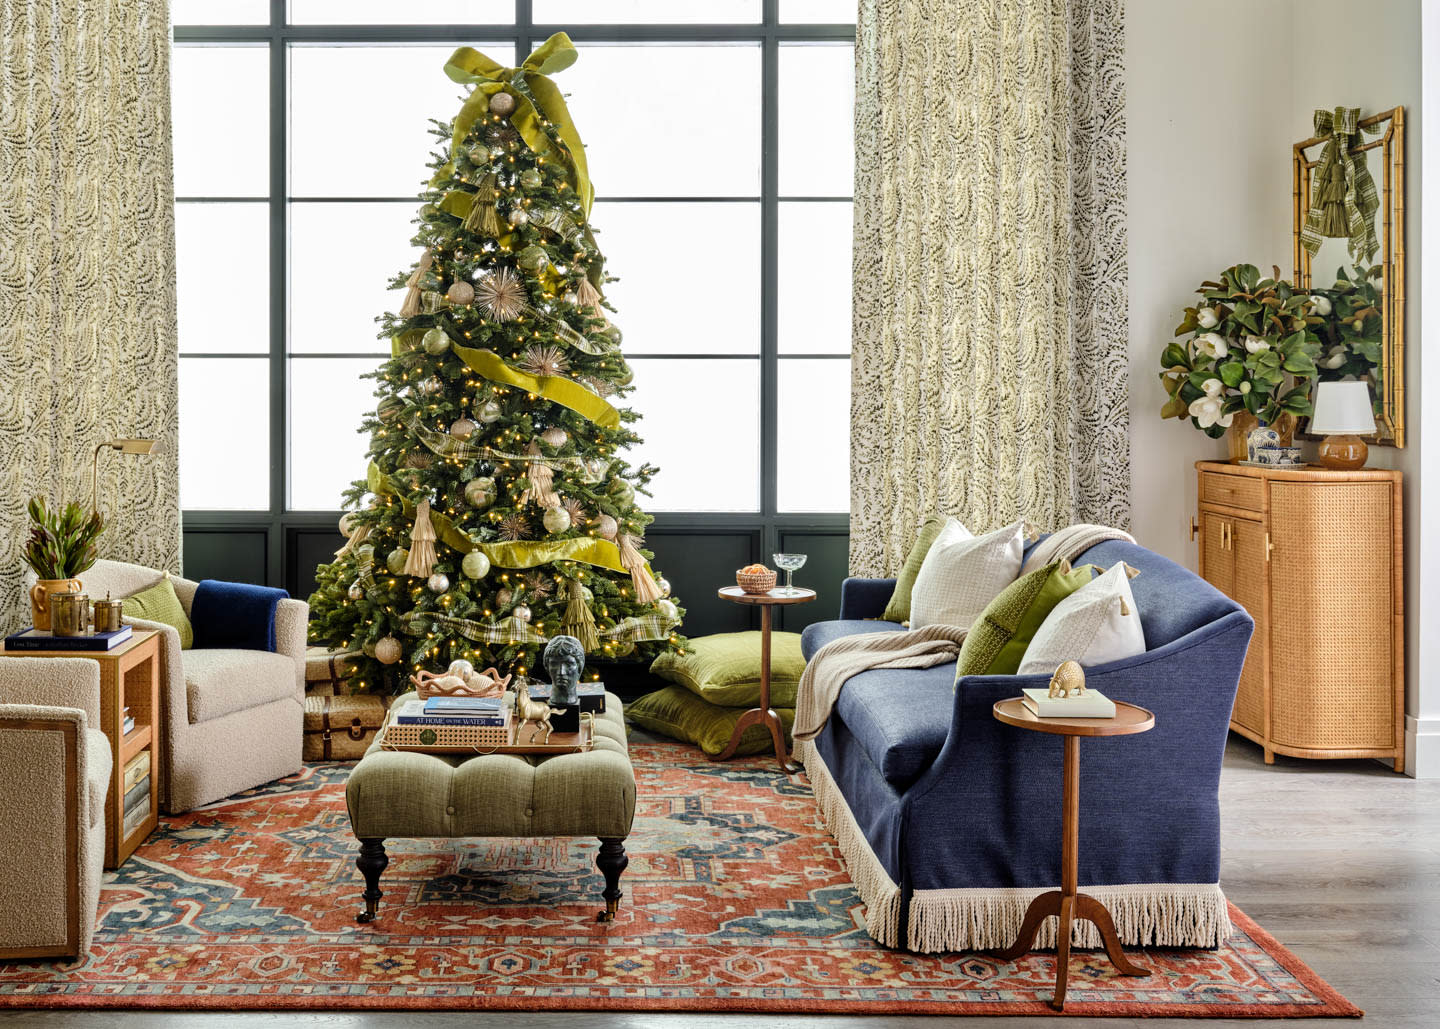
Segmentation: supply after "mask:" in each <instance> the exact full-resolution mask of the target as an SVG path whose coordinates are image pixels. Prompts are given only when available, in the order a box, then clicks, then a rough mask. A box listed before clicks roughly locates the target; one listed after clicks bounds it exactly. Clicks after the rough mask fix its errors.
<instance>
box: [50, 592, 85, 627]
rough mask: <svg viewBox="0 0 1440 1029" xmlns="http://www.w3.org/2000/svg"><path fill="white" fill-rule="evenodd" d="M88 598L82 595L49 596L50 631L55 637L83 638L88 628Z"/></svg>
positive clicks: (71, 593)
mask: <svg viewBox="0 0 1440 1029" xmlns="http://www.w3.org/2000/svg"><path fill="white" fill-rule="evenodd" d="M89 622H90V598H89V597H87V596H86V595H85V594H83V593H79V592H76V591H73V590H72V591H70V592H68V593H52V594H51V595H50V631H51V632H53V633H54V634H55V635H56V636H83V635H85V632H86V630H87V629H88V628H89Z"/></svg>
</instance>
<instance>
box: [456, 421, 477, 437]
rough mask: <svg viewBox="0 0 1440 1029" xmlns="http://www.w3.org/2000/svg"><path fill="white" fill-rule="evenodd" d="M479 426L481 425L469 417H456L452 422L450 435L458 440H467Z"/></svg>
mask: <svg viewBox="0 0 1440 1029" xmlns="http://www.w3.org/2000/svg"><path fill="white" fill-rule="evenodd" d="M477 428H479V426H478V425H476V424H475V423H474V422H473V421H471V420H470V419H469V418H456V419H455V420H454V421H453V422H451V423H450V435H452V436H454V437H455V438H456V439H458V440H467V439H469V438H470V437H471V436H472V435H473V434H474V432H475V430H476V429H477Z"/></svg>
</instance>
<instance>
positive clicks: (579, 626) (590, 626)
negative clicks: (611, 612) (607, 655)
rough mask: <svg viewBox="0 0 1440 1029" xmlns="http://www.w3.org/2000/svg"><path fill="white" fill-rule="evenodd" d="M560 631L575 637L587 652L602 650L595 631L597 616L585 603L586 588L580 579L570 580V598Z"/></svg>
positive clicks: (598, 635) (598, 636)
mask: <svg viewBox="0 0 1440 1029" xmlns="http://www.w3.org/2000/svg"><path fill="white" fill-rule="evenodd" d="M560 631H561V632H562V633H564V634H565V635H567V636H574V637H575V638H576V639H577V640H579V641H580V645H581V646H582V647H584V648H585V649H586V650H587V651H593V650H599V649H600V634H599V633H598V632H596V631H595V615H594V614H593V613H591V611H590V605H589V604H587V603H585V587H584V586H581V585H580V580H579V579H571V580H570V598H569V600H568V601H567V602H566V604H565V617H564V618H562V619H561V620H560Z"/></svg>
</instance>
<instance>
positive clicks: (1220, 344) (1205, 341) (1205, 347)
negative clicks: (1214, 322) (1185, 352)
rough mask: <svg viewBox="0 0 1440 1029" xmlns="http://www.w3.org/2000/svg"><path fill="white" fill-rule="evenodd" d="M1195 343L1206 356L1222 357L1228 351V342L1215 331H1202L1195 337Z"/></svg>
mask: <svg viewBox="0 0 1440 1029" xmlns="http://www.w3.org/2000/svg"><path fill="white" fill-rule="evenodd" d="M1195 345H1196V346H1197V347H1199V348H1200V353H1202V354H1204V355H1205V356H1206V357H1224V356H1225V355H1226V354H1228V353H1230V344H1229V343H1227V342H1225V337H1224V336H1221V335H1220V334H1219V333H1217V332H1202V333H1201V334H1200V335H1198V336H1196V337H1195Z"/></svg>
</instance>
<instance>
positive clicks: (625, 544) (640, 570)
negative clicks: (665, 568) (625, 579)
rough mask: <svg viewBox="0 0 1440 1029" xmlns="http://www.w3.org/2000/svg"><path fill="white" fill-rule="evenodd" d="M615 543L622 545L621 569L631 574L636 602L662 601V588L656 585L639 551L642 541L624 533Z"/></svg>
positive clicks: (650, 602)
mask: <svg viewBox="0 0 1440 1029" xmlns="http://www.w3.org/2000/svg"><path fill="white" fill-rule="evenodd" d="M615 542H616V543H618V544H619V545H620V567H621V568H623V569H625V570H626V571H627V572H629V573H630V581H631V582H632V583H634V584H635V602H636V603H639V604H653V603H655V601H657V600H659V599H660V587H659V586H657V585H655V578H654V576H652V575H651V574H650V569H649V568H648V567H647V566H646V564H645V559H644V558H643V557H641V556H640V551H639V550H638V549H637V547H638V546H639V544H640V543H641V542H642V541H641V540H638V539H636V538H635V537H634V536H631V535H630V534H629V533H628V532H622V533H621V534H620V535H619V536H618V537H617V538H616V540H615Z"/></svg>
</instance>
